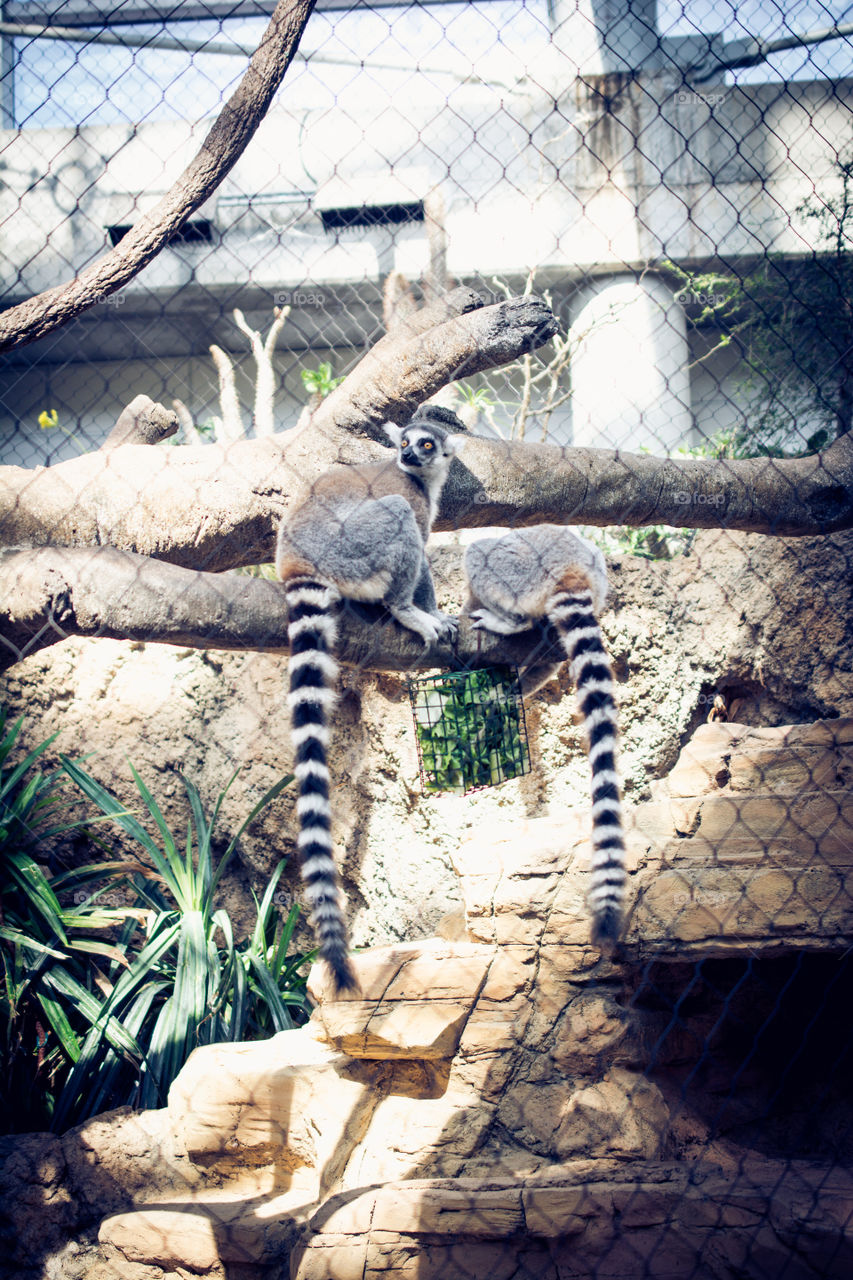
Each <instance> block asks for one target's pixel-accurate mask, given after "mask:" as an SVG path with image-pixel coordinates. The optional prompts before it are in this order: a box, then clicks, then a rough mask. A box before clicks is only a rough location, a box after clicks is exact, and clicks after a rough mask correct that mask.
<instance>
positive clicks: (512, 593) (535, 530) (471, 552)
mask: <svg viewBox="0 0 853 1280" xmlns="http://www.w3.org/2000/svg"><path fill="white" fill-rule="evenodd" d="M465 572H466V574H467V577H468V585H469V589H470V596H471V598H470V600H469V603H468V612H469V615H470V618H471V623H472V626H473V627H474V628H481V629H483V630H486V631H496V632H498V633H499V634H500V635H512V634H513V633H515V632H516V631H524V630H525V629H527V628H528V627H531V626H533V625H534V623H536V622H538V621H541V620H542V619H545V618H547V619H548V621H549V622H550V623H551V624H552V625H553V626H554V627H555V629H556V630H557V631H558V632H559V634H560V638H561V641H562V644H563V647H564V649H565V652H566V657H567V658H568V659H569V660H570V662H571V673H572V679H573V680H574V682H575V689H576V694H577V705H578V709H579V711H580V713H581V715H582V716H583V723H584V730H585V733H586V738H587V751H588V755H589V764H590V771H591V774H592V878H591V883H590V888H589V893H588V894H587V904H588V906H589V909H590V912H591V914H592V940H593V942H594V943H595V944H596V945H597V946H598V947H599V948H600V949H601V950H602V951H603V952H604V953H605V954H611V953H612V951H613V950H614V948H615V945H616V942H617V941H618V939H619V935H620V933H621V931H622V909H623V901H624V897H625V890H626V884H627V874H626V869H625V840H624V836H623V833H622V809H621V801H620V787H619V775H618V774H617V772H616V761H615V754H616V746H617V737H618V728H617V715H616V702H615V699H614V696H613V691H614V682H613V673H612V671H611V669H610V662H609V660H608V657H607V653H606V651H605V648H604V644H603V641H602V637H601V630H600V628H599V625H598V615H599V613H600V612H601V609H602V607H603V605H604V601H605V598H606V596H607V570H606V568H605V564H604V557H603V556H602V554H601V552H600V551H599V550H598V548H597V547H594V546H593V545H592V544H591V543H589V542H587V541H586V540H585V539H584V538H580V537H579V536H578V535H577V534H574V533H572V532H571V530H569V529H566V528H564V527H563V526H562V525H554V524H542V525H534V526H532V527H530V528H528V529H516V530H514V531H513V532H512V533H508V534H506V535H505V536H504V537H501V538H483V539H481V540H480V541H478V542H474V543H472V544H471V545H470V546H469V547H468V549H467V551H466V553H465ZM558 666H559V663H556V664H554V663H551V664H548V665H541V664H540V665H535V666H531V667H529V668H528V669H527V670H526V671H522V673H521V678H522V689H523V690H524V692H526V693H530V692H533V690H534V689H537V688H538V687H539V686H540V685H541V684H543V683H544V681H545V680H547V679H548V678H549V676H550V675H553V674H554V672H555V671H556V670H557V668H558Z"/></svg>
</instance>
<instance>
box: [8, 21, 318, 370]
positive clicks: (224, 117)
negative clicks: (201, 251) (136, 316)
mask: <svg viewBox="0 0 853 1280" xmlns="http://www.w3.org/2000/svg"><path fill="white" fill-rule="evenodd" d="M314 3H315V0H279V3H278V4H277V5H276V7H275V10H274V12H273V15H272V17H271V19H270V22H269V26H268V27H267V29H266V31H265V32H264V35H263V37H262V39H261V42H260V44H259V45H258V48H257V49H256V51H255V53H254V55H253V56H252V60H251V62H250V63H249V66H248V69H247V71H246V74H245V75H244V76H243V79H242V80H241V81H240V83H239V85H238V86H237V88H236V90H235V91H234V93H233V94H232V95H231V97H230V98H229V99H228V101H227V102H226V104H225V106H224V107H223V108H222V110H221V111H220V113H219V115H218V116H217V118H216V120H215V121H214V123H213V125H212V127H211V129H210V131H209V133H208V135H207V137H206V138H205V140H204V142H203V143H202V145H201V148H200V149H199V151H198V152H197V153H196V155H195V157H194V158H193V160H192V161H191V162H190V164H189V165H188V166H187V168H186V169H185V170H184V172H183V173H182V174H181V176H180V177H179V178H178V180H177V182H175V183H174V185H173V186H172V187H171V188H170V190H169V191H167V192H166V194H165V196H163V198H162V200H160V201H159V203H158V204H157V205H155V207H154V208H153V209H152V210H151V211H150V212H149V213H147V214H145V216H144V217H142V218H140V219H139V221H138V222H137V223H135V224H134V226H133V227H132V228H131V229H130V231H128V233H127V235H125V236H124V237H123V238H122V239H121V241H120V242H119V243H118V244H117V245H116V246H115V248H114V249H112V250H111V251H110V252H109V253H107V254H105V255H104V257H103V258H99V259H98V261H97V262H94V263H92V265H91V266H89V267H86V268H85V270H83V271H81V272H80V274H79V275H78V276H77V277H76V278H75V279H74V280H71V281H69V282H68V283H66V284H64V285H59V286H57V287H56V288H54V289H48V290H46V291H45V292H44V293H40V294H38V295H37V296H36V297H34V298H28V299H27V301H26V302H22V303H20V304H19V305H18V306H15V307H10V308H9V309H8V311H5V312H4V313H3V314H2V315H0V351H10V350H12V349H13V348H14V347H20V346H23V345H24V344H25V343H27V342H34V341H35V340H36V339H37V338H43V337H44V336H45V335H46V334H48V333H50V332H52V330H54V329H57V328H59V326H60V325H63V324H65V323H66V321H68V320H70V319H71V318H72V317H73V316H76V315H79V314H80V312H82V311H85V310H87V309H88V308H89V307H91V306H94V304H95V303H96V302H100V301H101V300H102V299H103V298H105V297H107V296H108V295H109V294H111V293H114V292H115V290H116V289H120V288H121V287H122V286H123V285H125V284H127V282H128V280H131V279H132V278H133V277H134V276H135V275H137V274H138V273H139V272H140V271H141V270H142V268H143V267H145V266H146V265H147V264H148V263H149V262H150V261H151V259H152V258H154V257H156V255H157V254H158V253H159V252H160V250H161V249H162V248H163V246H164V245H165V244H166V243H167V242H168V241H169V239H170V238H171V237H172V236H173V235H174V234H175V232H176V231H178V230H179V229H180V227H181V226H183V224H184V223H185V222H186V220H187V218H189V217H190V215H191V214H192V213H193V212H194V210H195V209H197V208H198V207H199V205H200V204H203V203H204V201H205V200H206V199H207V198H208V196H210V195H211V193H212V192H213V191H215V190H216V188H217V187H218V185H219V183H220V182H221V181H222V179H223V178H224V177H225V175H226V174H227V173H228V172H229V170H230V169H231V168H232V167H233V166H234V164H235V163H236V162H237V160H239V158H240V156H241V155H242V154H243V152H244V151H245V149H246V147H247V145H248V143H249V142H250V140H251V138H252V137H253V135H254V133H255V130H256V129H257V127H258V125H259V124H260V122H261V120H262V119H263V118H264V115H265V114H266V111H267V108H268V107H269V105H270V103H271V102H272V100H273V97H274V96H275V93H276V90H277V89H278V87H279V85H280V84H281V82H282V80H283V79H284V74H285V72H286V71H287V68H288V66H289V65H290V62H291V59H292V58H293V55H294V54H295V52H296V49H297V46H298V44H299V41H300V38H301V36H302V32H303V30H304V29H305V24H306V22H307V21H308V18H309V15H310V13H311V10H312V9H313V7H314Z"/></svg>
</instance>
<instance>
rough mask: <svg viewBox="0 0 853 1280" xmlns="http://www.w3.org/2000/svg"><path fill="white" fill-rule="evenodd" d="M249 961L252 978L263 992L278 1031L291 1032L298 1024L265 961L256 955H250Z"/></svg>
mask: <svg viewBox="0 0 853 1280" xmlns="http://www.w3.org/2000/svg"><path fill="white" fill-rule="evenodd" d="M248 959H249V966H250V969H251V973H252V977H253V978H254V979H255V981H256V982H257V984H258V986H259V987H260V989H261V991H262V992H263V996H264V1000H265V1001H266V1003H267V1007H268V1008H269V1011H270V1017H271V1018H272V1020H273V1025H274V1026H275V1029H276V1031H290V1030H291V1029H292V1028H293V1027H294V1026H295V1025H296V1024H295V1023H294V1021H293V1019H292V1018H291V1016H290V1014H289V1012H288V1010H287V1008H286V1006H285V1003H284V1001H283V1000H282V998H281V992H280V991H279V989H278V986H277V985H276V983H275V982H274V980H273V976H272V974H271V973H270V971H269V969H268V968H267V966H266V964H265V963H264V961H263V960H260V959H259V958H258V957H257V956H256V955H252V954H251V953H250V954H249V957H248Z"/></svg>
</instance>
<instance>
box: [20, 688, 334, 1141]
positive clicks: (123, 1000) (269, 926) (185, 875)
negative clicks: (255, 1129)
mask: <svg viewBox="0 0 853 1280" xmlns="http://www.w3.org/2000/svg"><path fill="white" fill-rule="evenodd" d="M4 726H5V716H3V715H2V713H0V733H2V730H3V728H4ZM20 727H21V721H20V720H19V721H17V722H16V723H15V725H13V726H12V728H11V729H10V731H9V733H7V734H6V736H5V737H4V738H2V741H0V853H2V855H3V863H2V876H0V958H2V974H0V980H2V989H0V1017H2V1028H0V1030H2V1038H0V1093H1V1094H2V1100H3V1102H4V1103H5V1104H6V1105H5V1106H4V1113H5V1115H6V1117H7V1123H8V1124H10V1125H11V1127H13V1128H16V1129H19V1130H20V1129H27V1128H44V1127H45V1126H46V1125H47V1124H50V1125H51V1126H52V1127H53V1128H54V1129H55V1130H58V1131H61V1130H62V1129H64V1128H66V1127H67V1126H68V1125H69V1124H74V1123H78V1122H79V1121H81V1120H84V1119H86V1118H88V1117H89V1116H91V1115H94V1114H96V1113H97V1112H98V1111H102V1110H104V1109H106V1108H109V1107H113V1106H117V1105H119V1104H121V1103H127V1102H130V1103H132V1104H137V1105H141V1106H160V1105H162V1104H163V1103H164V1102H165V1100H166V1094H167V1092H168V1088H169V1085H170V1084H171V1082H172V1080H173V1079H174V1077H175V1076H176V1075H177V1073H178V1071H179V1070H180V1068H181V1067H182V1066H183V1064H184V1062H185V1061H186V1059H187V1057H188V1056H189V1054H190V1053H191V1052H192V1050H193V1049H194V1048H195V1047H196V1046H197V1045H200V1044H209V1043H211V1042H213V1041H216V1040H224V1039H231V1040H239V1039H245V1038H251V1037H255V1036H260V1035H269V1034H270V1033H272V1032H274V1031H280V1030H285V1029H287V1028H289V1027H292V1026H294V1025H296V1023H297V1022H298V1021H303V1020H304V1019H305V1017H306V1016H307V1011H308V1007H309V1006H308V1000H307V996H306V993H305V976H304V969H305V967H306V965H307V964H308V963H309V962H310V960H311V959H312V958H313V953H311V954H309V955H307V956H304V955H297V956H289V955H288V950H289V947H290V944H291V941H292V937H293V931H294V928H295V925H296V921H297V918H298V908H297V907H295V906H294V907H293V908H292V909H291V910H290V912H289V914H288V916H287V918H286V920H284V921H281V920H280V919H279V918H278V914H277V913H276V912H274V910H273V907H274V897H275V891H276V888H277V886H278V883H279V880H280V877H281V873H282V869H283V866H284V862H283V861H282V862H280V863H279V865H278V867H277V868H276V869H275V871H274V872H273V875H272V877H271V879H270V882H269V884H268V885H267V888H266V891H265V893H264V895H263V898H262V900H261V901H260V902H257V899H256V906H257V921H256V925H255V929H254V932H253V934H252V936H251V937H250V938H248V939H246V940H245V941H243V942H240V943H235V941H234V935H233V928H232V925H231V921H230V918H229V916H228V913H227V912H226V911H225V910H224V909H222V908H217V907H216V905H215V902H214V895H215V892H216V888H217V885H218V884H219V882H220V880H221V877H222V874H223V872H224V871H225V869H226V868H227V866H228V864H229V862H230V860H231V858H232V856H233V854H234V852H235V849H236V846H237V842H238V840H239V838H240V836H241V835H242V833H243V831H244V830H245V829H246V827H247V826H248V824H249V823H250V822H252V821H253V819H254V818H256V817H257V816H258V814H259V813H260V812H261V810H262V809H263V808H264V807H265V806H266V805H268V804H269V803H270V802H271V801H272V800H273V799H274V798H275V797H276V796H277V795H278V794H279V793H280V792H281V791H282V790H283V788H284V787H286V786H287V785H288V784H289V782H290V781H291V780H292V776H291V775H288V776H287V777H284V778H282V779H280V780H279V781H278V782H277V783H276V784H275V785H274V786H273V787H271V788H270V789H269V791H267V792H266V794H265V795H264V796H263V797H262V798H261V799H260V800H259V802H258V803H257V804H256V805H255V807H254V808H253V809H252V811H251V813H250V814H249V815H248V817H247V818H246V820H245V821H244V822H243V824H242V825H241V827H240V829H239V830H238V831H237V832H236V834H235V835H234V836H233V838H232V839H231V840H230V842H229V844H228V846H227V848H226V849H225V852H224V854H223V855H222V857H221V858H220V859H219V860H218V862H216V864H215V865H214V862H215V860H214V857H213V844H214V827H215V823H216V820H217V818H218V816H219V814H220V809H221V806H222V802H223V800H224V798H225V796H226V794H227V792H228V789H229V787H230V786H231V784H232V783H233V781H234V778H233V777H232V779H231V781H230V782H229V784H228V786H227V787H226V788H225V790H224V791H223V792H222V793H221V794H220V796H219V797H218V799H217V801H216V803H215V806H214V810H213V814H212V816H211V818H210V819H209V820H208V818H207V817H206V816H205V814H204V810H203V807H202V804H201V800H200V797H199V795H198V792H197V790H196V788H195V787H194V786H193V785H192V783H191V782H190V781H189V779H186V778H184V779H183V781H184V785H185V787H186V790H187V796H188V798H189V803H190V818H189V821H188V824H187V831H186V837H185V840H183V841H182V842H181V844H180V845H179V843H178V841H177V840H176V839H175V837H174V835H173V834H172V832H171V831H170V830H169V828H168V825H167V823H166V821H165V819H164V817H163V814H162V812H161V810H160V808H159V806H158V805H157V803H156V801H155V800H154V798H153V796H152V795H151V793H150V792H149V791H148V789H147V787H146V786H145V784H144V783H143V781H142V779H141V778H140V776H139V774H138V773H137V772H136V770H133V776H134V779H135V781H136V785H137V789H138V791H139V794H140V797H141V800H142V805H143V809H144V811H145V813H146V814H147V815H148V817H149V818H150V819H151V821H152V824H153V828H154V829H155V830H156V836H155V835H153V834H152V831H151V830H149V829H148V828H147V827H146V826H143V824H142V823H141V822H140V821H139V820H138V819H137V817H136V816H135V815H134V814H133V813H131V812H130V811H129V810H128V809H127V808H126V807H125V806H123V805H122V804H121V803H120V802H119V801H118V800H117V799H116V797H115V796H113V795H112V794H111V793H110V792H109V791H107V790H106V788H104V787H102V786H101V785H100V783H98V782H97V781H96V780H95V779H94V778H93V777H92V776H91V775H90V774H89V773H87V772H86V770H85V769H83V768H82V767H81V765H80V764H79V763H78V762H75V761H72V760H70V759H68V758H67V757H62V774H60V773H59V771H57V773H55V774H49V775H42V774H41V773H38V772H36V771H35V769H34V766H35V762H36V761H37V759H38V757H39V756H40V755H41V754H42V752H43V751H45V750H46V748H47V747H48V746H49V745H50V743H51V742H52V741H53V739H52V738H51V739H48V740H47V741H45V742H43V743H41V744H40V746H39V747H37V748H36V749H35V751H33V752H30V754H29V755H28V756H26V757H25V758H24V759H23V760H22V761H21V762H20V763H19V764H17V765H15V766H14V768H7V767H6V764H5V762H6V759H7V757H8V756H9V753H10V751H11V750H12V747H13V746H14V743H15V741H16V738H17V736H18V733H19V731H20ZM234 776H235V777H236V774H235V775H234ZM63 779H65V780H66V781H67V783H73V785H74V787H76V788H77V789H79V791H82V792H83V794H84V795H86V796H88V798H89V799H90V800H91V801H93V802H94V804H95V805H96V806H97V807H98V809H99V810H100V819H99V820H100V821H102V822H107V823H116V824H117V825H118V826H119V827H120V828H121V829H122V830H123V831H124V833H125V834H126V835H127V836H130V837H131V839H133V840H134V841H135V842H136V843H137V844H138V845H139V846H140V848H141V850H143V851H144V853H145V855H146V856H147V862H146V863H143V862H141V861H136V860H131V859H127V858H125V859H123V860H122V861H109V862H99V863H91V864H88V865H87V866H84V867H78V868H75V869H73V870H71V871H65V872H63V873H61V874H59V875H56V876H51V875H50V874H49V872H48V871H47V870H46V868H45V866H44V864H43V860H41V861H40V860H38V849H39V848H44V847H46V846H47V845H49V842H50V840H51V839H52V838H53V837H54V836H56V835H57V834H59V833H60V832H65V831H68V830H69V829H70V827H72V826H74V825H79V820H78V821H77V822H76V823H69V822H65V823H56V822H53V823H46V822H45V818H46V817H47V816H48V815H49V814H55V812H56V810H57V809H58V806H59V805H60V804H61V802H62V801H63V800H64V799H65V798H67V796H68V795H69V794H73V792H71V791H70V788H69V787H68V786H67V785H66V787H65V788H63ZM85 821H86V822H87V823H91V821H92V819H91V818H88V819H86V820H85ZM34 854H35V855H36V856H34ZM93 883H94V884H95V885H96V887H95V888H94V890H92V885H93ZM84 886H85V888H84ZM107 890H109V891H110V893H111V895H112V896H113V898H114V897H115V892H116V890H121V891H124V893H126V894H127V897H128V902H127V905H122V906H119V907H109V908H108V907H106V906H104V905H102V904H101V903H100V901H99V899H100V898H101V897H103V895H104V894H105V892H107ZM69 900H70V901H69ZM99 934H100V935H104V934H106V935H107V936H106V937H104V936H98V935H99ZM93 935H95V936H93ZM54 1098H55V1103H54Z"/></svg>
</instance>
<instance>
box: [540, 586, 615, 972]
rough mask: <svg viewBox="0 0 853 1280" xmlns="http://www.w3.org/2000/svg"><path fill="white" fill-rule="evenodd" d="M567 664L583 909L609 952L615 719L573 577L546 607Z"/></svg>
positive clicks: (588, 613) (583, 589) (601, 659)
mask: <svg viewBox="0 0 853 1280" xmlns="http://www.w3.org/2000/svg"><path fill="white" fill-rule="evenodd" d="M547 614H548V618H549V619H550V621H551V623H552V624H553V626H554V627H556V629H557V630H558V631H559V632H560V635H561V638H562V641H563V644H564V645H565V649H566V656H567V658H568V659H569V660H570V662H571V673H572V679H573V680H574V683H575V690H576V697H577V705H578V710H579V711H580V713H581V715H582V716H583V724H584V731H585V733H586V739H587V751H588V754H589V766H590V772H591V775H592V878H591V883H590V888H589V893H588V894H587V905H588V906H589V909H590V912H591V913H592V941H593V942H594V943H595V945H596V946H597V947H599V948H600V949H601V950H602V951H603V952H604V953H605V954H607V955H609V954H611V953H612V952H613V950H614V948H615V946H616V943H617V942H618V940H619V936H620V934H621V932H622V904H623V901H624V898H625V890H626V885H627V872H626V869H625V840H624V836H623V833H622V808H621V802H620V789H619V775H618V774H617V772H616V761H615V753H616V744H617V740H618V721H617V712H616V701H615V699H614V696H613V691H614V681H613V672H612V671H611V669H610V661H609V659H608V657H607V652H606V650H605V648H604V643H603V641H602V637H601V631H600V629H599V626H598V620H597V618H596V616H595V612H594V610H593V604H592V593H591V592H590V590H589V588H588V587H587V585H586V583H585V581H584V579H583V578H582V577H581V575H579V574H578V575H574V574H573V575H572V576H571V579H570V580H569V581H566V582H564V589H563V590H561V591H558V592H557V593H556V594H555V595H554V596H552V597H551V599H550V600H549V601H548V604H547Z"/></svg>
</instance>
